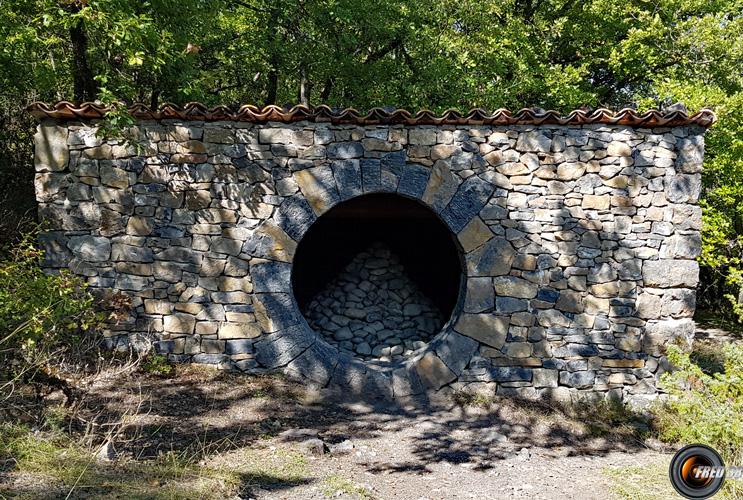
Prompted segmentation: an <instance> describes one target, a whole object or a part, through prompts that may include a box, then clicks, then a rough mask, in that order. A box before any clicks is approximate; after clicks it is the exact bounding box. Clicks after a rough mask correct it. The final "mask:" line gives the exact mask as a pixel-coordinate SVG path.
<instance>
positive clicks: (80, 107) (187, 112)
mask: <svg viewBox="0 0 743 500" xmlns="http://www.w3.org/2000/svg"><path fill="white" fill-rule="evenodd" d="M27 109H28V111H29V112H31V113H32V114H33V115H34V116H35V117H37V118H39V119H43V118H54V119H57V120H92V119H99V118H102V117H104V116H105V114H106V113H107V112H108V111H109V109H110V108H108V107H107V106H105V105H103V104H100V103H94V102H83V103H80V104H76V103H72V102H69V101H59V102H57V103H56V104H53V105H49V104H46V103H43V102H34V103H32V104H31V105H30V106H29V107H28V108H27ZM129 112H130V113H131V114H132V116H134V117H136V118H139V119H142V120H163V119H176V120H203V121H243V122H255V123H262V122H268V121H276V122H284V123H292V122H298V121H304V120H307V121H317V122H331V123H338V124H358V125H377V124H385V125H387V124H402V125H587V124H593V123H604V124H610V125H628V126H632V127H646V128H651V127H675V126H682V125H700V126H702V127H709V126H711V125H712V124H713V123H714V122H715V120H716V119H717V117H716V115H715V113H714V112H713V111H712V110H710V109H703V110H701V111H699V112H698V113H695V114H693V115H691V116H689V115H688V114H687V113H686V112H684V111H681V110H674V111H668V112H666V113H662V112H660V111H658V110H650V111H646V112H644V113H638V112H637V111H636V110H634V109H630V108H624V109H621V110H619V111H617V112H613V111H611V110H608V109H605V108H600V109H596V110H593V111H586V110H582V109H577V110H575V111H572V112H571V113H569V114H568V115H567V116H562V115H560V113H558V112H557V111H554V110H549V111H545V110H542V109H538V108H523V109H520V110H519V111H517V112H516V113H511V111H509V110H507V109H502V108H501V109H497V110H495V111H494V112H493V113H488V112H487V111H486V110H484V109H481V108H473V109H471V110H469V111H468V112H467V113H462V112H460V111H459V110H456V109H447V110H446V111H444V112H443V113H441V114H436V113H434V112H433V111H430V110H427V109H422V110H420V111H418V112H417V113H415V114H413V113H411V112H410V111H408V110H406V109H394V110H392V111H389V110H386V109H384V108H372V109H370V110H369V112H368V113H366V114H362V113H360V112H359V111H357V110H356V109H354V108H345V109H340V110H338V109H333V108H330V107H329V106H326V105H324V104H323V105H320V106H317V107H315V108H309V107H307V106H304V105H302V104H299V105H297V106H294V107H292V108H291V109H284V108H282V107H279V106H274V105H270V106H264V107H263V108H259V107H257V106H254V105H252V104H245V105H242V106H240V107H239V108H238V109H237V110H235V109H233V108H230V107H228V106H216V107H213V108H209V107H207V106H206V105H204V104H202V103H198V102H190V103H188V104H186V105H185V106H183V107H181V106H178V105H177V104H172V103H165V104H163V105H162V106H160V109H157V110H153V109H150V108H148V107H147V106H145V105H144V104H140V103H137V104H133V105H131V106H130V107H129Z"/></svg>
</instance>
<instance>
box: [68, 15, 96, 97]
mask: <svg viewBox="0 0 743 500" xmlns="http://www.w3.org/2000/svg"><path fill="white" fill-rule="evenodd" d="M70 41H71V42H72V78H73V82H74V87H75V88H74V92H75V100H77V101H94V100H95V98H96V94H97V93H98V90H97V88H96V84H95V80H94V79H93V73H92V72H91V71H90V65H89V64H88V35H87V34H86V33H85V29H84V28H83V25H82V22H81V21H78V22H77V23H76V24H75V25H74V26H72V27H71V28H70Z"/></svg>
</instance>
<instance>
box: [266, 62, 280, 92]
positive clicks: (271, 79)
mask: <svg viewBox="0 0 743 500" xmlns="http://www.w3.org/2000/svg"><path fill="white" fill-rule="evenodd" d="M277 59H278V58H277V57H276V56H275V55H272V56H271V71H269V72H268V85H267V88H266V104H276V94H277V93H278V90H279V73H278V71H277V70H276V66H277V65H278V63H279V62H278V60H277Z"/></svg>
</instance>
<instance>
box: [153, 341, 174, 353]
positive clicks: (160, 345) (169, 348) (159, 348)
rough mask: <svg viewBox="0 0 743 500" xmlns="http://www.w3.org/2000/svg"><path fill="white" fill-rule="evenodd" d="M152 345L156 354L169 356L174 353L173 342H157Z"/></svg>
mask: <svg viewBox="0 0 743 500" xmlns="http://www.w3.org/2000/svg"><path fill="white" fill-rule="evenodd" d="M153 345H154V347H155V352H157V353H158V354H170V353H172V352H173V351H175V340H158V341H157V342H155V343H154V344H153Z"/></svg>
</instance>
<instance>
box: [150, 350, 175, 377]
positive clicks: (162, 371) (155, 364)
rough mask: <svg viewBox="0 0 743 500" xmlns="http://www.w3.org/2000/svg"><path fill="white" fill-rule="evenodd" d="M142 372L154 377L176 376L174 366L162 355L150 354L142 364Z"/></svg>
mask: <svg viewBox="0 0 743 500" xmlns="http://www.w3.org/2000/svg"><path fill="white" fill-rule="evenodd" d="M142 370H143V371H144V372H146V373H152V374H153V375H160V376H161V377H169V376H171V375H173V374H174V371H175V370H174V369H173V365H172V364H170V363H169V362H168V358H167V357H166V356H163V355H162V354H150V355H148V356H147V357H146V358H145V359H144V361H143V362H142Z"/></svg>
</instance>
